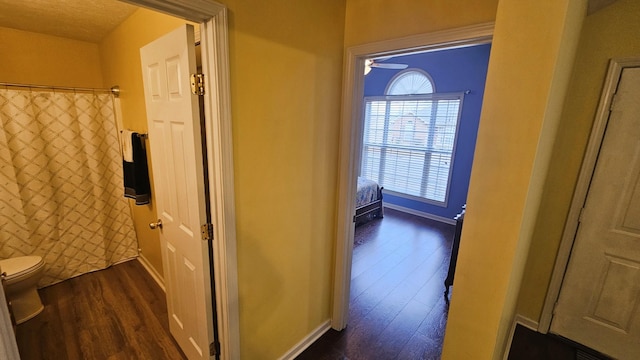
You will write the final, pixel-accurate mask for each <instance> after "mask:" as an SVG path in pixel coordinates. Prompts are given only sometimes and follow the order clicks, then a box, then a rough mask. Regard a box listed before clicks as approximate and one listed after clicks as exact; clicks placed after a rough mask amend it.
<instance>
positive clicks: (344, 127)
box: [331, 22, 494, 330]
mask: <svg viewBox="0 0 640 360" xmlns="http://www.w3.org/2000/svg"><path fill="white" fill-rule="evenodd" d="M493 29H494V23H493V22H489V23H483V24H478V25H471V26H465V27H460V28H456V29H450V30H443V31H438V32H433V33H426V34H419V35H413V36H409V37H404V38H399V39H392V40H386V41H380V42H375V43H370V44H365V45H358V46H353V47H349V48H348V49H347V50H346V54H345V64H344V70H343V71H344V72H343V74H344V77H343V79H344V81H343V83H344V85H343V91H342V109H341V116H340V159H339V164H338V166H339V168H338V171H339V172H338V198H337V216H338V217H337V224H336V247H335V264H334V279H333V302H332V309H331V315H332V316H331V327H332V328H333V329H335V330H342V329H344V328H345V327H346V326H347V321H348V317H349V295H350V289H351V261H352V256H353V236H354V225H353V221H352V220H353V215H354V213H355V193H356V179H357V176H358V164H360V156H361V154H360V149H362V131H363V123H362V106H363V98H364V62H365V60H366V59H368V58H372V57H378V56H395V55H399V54H403V53H407V52H413V51H416V52H417V51H430V50H439V49H445V48H453V47H462V46H470V45H480V44H486V43H490V42H491V40H492V39H493Z"/></svg>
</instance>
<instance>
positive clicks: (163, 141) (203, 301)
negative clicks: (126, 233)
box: [140, 25, 214, 359]
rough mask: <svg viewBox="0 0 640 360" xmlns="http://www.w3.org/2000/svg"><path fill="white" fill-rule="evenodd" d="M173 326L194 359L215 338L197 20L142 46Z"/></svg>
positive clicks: (206, 351) (200, 356)
mask: <svg viewBox="0 0 640 360" xmlns="http://www.w3.org/2000/svg"><path fill="white" fill-rule="evenodd" d="M140 56H141V60H142V73H143V79H144V92H145V101H146V105H147V122H148V127H149V143H150V146H151V163H152V168H153V182H154V187H155V200H156V208H157V211H158V217H159V219H158V223H160V222H161V225H158V226H156V227H157V228H158V229H159V231H160V241H161V245H162V256H163V263H164V280H165V285H166V292H167V306H168V311H169V326H170V329H171V334H172V335H173V336H174V338H175V339H176V341H177V342H178V344H179V345H180V347H181V348H182V350H183V351H184V353H185V354H186V355H187V357H188V358H189V359H209V358H210V356H209V344H211V343H212V342H213V341H214V333H213V316H212V315H213V314H212V306H211V296H212V291H211V285H210V275H209V255H208V248H207V246H208V244H207V242H205V241H203V240H202V238H201V232H200V227H201V225H202V224H205V223H206V213H205V203H204V201H205V193H204V176H203V163H202V147H201V136H200V120H199V113H198V99H197V96H196V95H192V93H191V88H190V79H189V76H190V74H191V73H195V72H196V58H195V41H194V30H193V27H192V26H190V25H185V26H182V27H180V28H178V29H176V30H174V31H173V32H171V33H169V34H167V35H165V36H163V37H161V38H159V39H157V40H155V41H153V42H152V43H150V44H148V45H146V46H144V47H143V48H141V49H140Z"/></svg>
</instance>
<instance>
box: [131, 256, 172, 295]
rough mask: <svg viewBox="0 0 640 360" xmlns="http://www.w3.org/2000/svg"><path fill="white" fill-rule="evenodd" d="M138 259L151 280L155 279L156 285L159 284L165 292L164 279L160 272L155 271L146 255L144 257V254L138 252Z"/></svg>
mask: <svg viewBox="0 0 640 360" xmlns="http://www.w3.org/2000/svg"><path fill="white" fill-rule="evenodd" d="M138 261H139V262H140V264H142V266H143V267H144V268H145V269H146V270H147V272H148V273H149V275H151V277H152V278H153V280H155V281H156V283H158V286H160V288H161V289H162V291H164V292H166V291H167V290H166V288H165V287H164V279H163V277H162V274H160V273H158V272H157V271H156V269H155V268H154V267H153V266H151V263H149V260H147V258H146V257H144V255H142V254H139V255H138Z"/></svg>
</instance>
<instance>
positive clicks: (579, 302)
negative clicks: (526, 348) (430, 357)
mask: <svg viewBox="0 0 640 360" xmlns="http://www.w3.org/2000/svg"><path fill="white" fill-rule="evenodd" d="M639 100H640V68H633V67H630V68H625V69H624V70H623V72H622V75H621V77H620V81H619V84H618V89H617V92H616V96H615V97H614V100H613V105H612V107H611V112H610V115H609V121H608V124H607V127H606V132H605V135H604V138H603V142H602V147H601V149H600V152H599V154H598V159H597V163H596V167H595V171H594V173H593V177H592V180H591V185H590V187H589V192H588V195H587V198H586V202H585V205H584V208H583V211H582V215H581V217H580V225H579V227H578V231H577V233H576V238H575V242H574V246H573V249H572V251H571V258H570V260H569V265H568V268H567V272H566V274H565V278H564V280H563V283H562V288H561V290H560V297H559V298H558V303H557V305H556V308H555V311H554V315H553V320H552V323H551V331H552V332H553V333H556V334H559V335H562V336H564V337H566V338H569V339H571V340H574V341H577V342H579V343H582V344H585V345H587V346H589V347H592V348H594V349H596V350H598V351H600V352H602V353H605V354H607V355H610V356H612V357H614V358H617V359H638V358H639V356H640V313H639V311H640V309H639V308H638V305H639V303H640V101H639Z"/></svg>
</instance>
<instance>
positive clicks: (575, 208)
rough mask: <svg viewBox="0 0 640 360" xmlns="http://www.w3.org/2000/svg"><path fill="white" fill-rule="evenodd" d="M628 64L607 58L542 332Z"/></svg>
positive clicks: (637, 61)
mask: <svg viewBox="0 0 640 360" xmlns="http://www.w3.org/2000/svg"><path fill="white" fill-rule="evenodd" d="M632 67H640V58H638V57H633V58H617V59H611V60H610V61H609V68H608V71H607V75H606V78H605V82H604V86H603V90H602V95H601V96H600V101H599V102H598V108H597V110H596V116H595V121H594V123H593V126H592V128H591V135H590V137H589V142H588V143H587V149H586V151H585V155H584V159H583V160H582V166H581V167H580V173H579V175H578V182H577V183H576V187H575V190H574V193H573V199H572V201H571V206H570V208H569V214H568V215H567V220H566V222H565V226H564V231H563V233H562V238H561V240H560V246H559V248H558V255H557V256H556V261H555V264H554V266H553V272H552V273H551V281H550V282H549V290H548V291H547V296H546V297H545V300H544V305H543V307H542V314H541V316H540V322H539V323H538V331H539V332H541V333H543V334H546V333H547V332H549V330H550V328H551V321H552V320H553V310H554V308H555V305H556V302H557V301H558V297H559V296H560V290H561V288H562V281H563V280H564V274H565V272H566V270H567V266H568V264H569V257H570V256H571V249H572V248H573V243H574V241H575V237H576V233H577V231H578V219H579V217H580V212H581V211H582V208H583V207H584V204H585V201H586V200H587V195H588V193H589V186H590V185H591V178H592V176H593V172H594V171H595V167H596V162H597V160H598V155H599V153H600V147H601V145H602V141H603V140H604V135H605V131H606V128H607V124H608V122H609V114H610V111H609V109H610V108H611V102H612V100H613V97H614V95H615V93H616V91H617V88H618V83H619V82H620V77H621V76H622V71H623V70H624V69H625V68H632ZM585 345H588V344H585Z"/></svg>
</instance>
